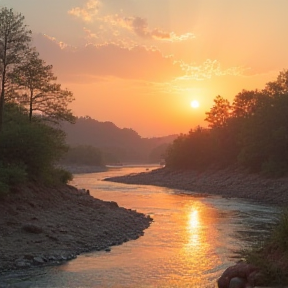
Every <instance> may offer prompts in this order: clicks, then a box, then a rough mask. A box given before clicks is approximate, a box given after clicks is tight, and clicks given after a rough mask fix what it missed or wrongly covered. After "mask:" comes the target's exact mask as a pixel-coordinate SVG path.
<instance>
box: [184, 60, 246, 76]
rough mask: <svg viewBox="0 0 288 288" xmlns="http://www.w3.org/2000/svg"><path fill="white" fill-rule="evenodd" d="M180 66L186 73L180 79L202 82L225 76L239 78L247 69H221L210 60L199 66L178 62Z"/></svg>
mask: <svg viewBox="0 0 288 288" xmlns="http://www.w3.org/2000/svg"><path fill="white" fill-rule="evenodd" d="M180 66H181V67H182V69H183V70H184V71H185V73H186V74H185V76H182V77H180V78H182V79H183V80H184V79H186V80H204V79H210V78H212V77H213V76H226V75H232V76H239V75H243V73H244V71H245V70H247V69H248V68H244V67H239V66H238V67H230V68H226V69H223V68H222V67H221V63H220V62H219V61H217V60H211V59H207V60H206V61H205V62H203V63H202V64H200V65H196V64H193V63H192V64H187V63H184V62H180Z"/></svg>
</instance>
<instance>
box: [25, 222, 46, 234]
mask: <svg viewBox="0 0 288 288" xmlns="http://www.w3.org/2000/svg"><path fill="white" fill-rule="evenodd" d="M22 230H23V231H25V232H28V233H33V234H40V233H42V232H43V229H42V228H41V227H39V226H36V225H34V224H25V225H23V226H22Z"/></svg>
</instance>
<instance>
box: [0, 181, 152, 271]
mask: <svg viewBox="0 0 288 288" xmlns="http://www.w3.org/2000/svg"><path fill="white" fill-rule="evenodd" d="M151 220H152V219H151V218H150V217H149V216H148V217H147V216H145V215H144V214H141V213H137V212H136V211H132V210H129V209H125V208H120V207H118V205H117V203H115V202H105V201H101V200H98V199H95V198H93V197H92V196H90V195H87V194H85V193H83V192H81V191H78V190H77V189H76V188H74V187H72V186H63V187H58V188H45V187H43V186H42V187H41V186H39V185H37V186H36V185H35V184H30V185H29V186H27V187H25V188H21V189H18V190H17V191H16V192H15V193H12V194H10V195H9V197H7V198H5V199H0V273H3V272H5V271H8V270H13V269H24V268H29V267H31V266H41V265H47V264H54V263H56V264H59V263H62V262H64V261H67V260H69V259H73V258H75V257H76V256H77V254H79V253H82V252H87V251H91V250H106V251H107V252H108V251H109V250H110V249H111V248H110V247H111V246H113V245H119V244H121V243H123V242H126V241H128V240H132V239H137V238H138V237H139V236H141V235H143V234H144V232H143V231H144V229H146V228H148V227H149V224H150V223H151ZM0 276H1V274H0Z"/></svg>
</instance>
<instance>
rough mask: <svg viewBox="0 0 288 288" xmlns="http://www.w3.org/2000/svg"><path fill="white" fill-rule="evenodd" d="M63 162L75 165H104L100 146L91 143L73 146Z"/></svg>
mask: <svg viewBox="0 0 288 288" xmlns="http://www.w3.org/2000/svg"><path fill="white" fill-rule="evenodd" d="M62 162H63V163H66V164H73V165H91V166H103V165H104V163H103V155H102V152H101V151H100V150H99V149H98V148H96V147H93V146H89V145H79V146H76V147H71V148H70V149H69V150H68V152H67V153H66V154H65V156H64V158H63V159H62Z"/></svg>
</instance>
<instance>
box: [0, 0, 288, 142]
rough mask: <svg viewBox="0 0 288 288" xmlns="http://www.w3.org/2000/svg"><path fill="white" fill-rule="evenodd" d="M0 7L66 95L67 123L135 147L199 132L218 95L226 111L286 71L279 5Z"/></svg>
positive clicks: (91, 2) (32, 2) (9, 1)
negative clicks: (118, 135)
mask: <svg viewBox="0 0 288 288" xmlns="http://www.w3.org/2000/svg"><path fill="white" fill-rule="evenodd" d="M0 6H2V7H3V6H5V7H8V8H13V10H14V11H15V12H19V13H21V14H22V15H23V16H25V23H26V24H27V25H28V27H29V29H31V30H32V32H33V46H36V48H37V50H38V51H39V53H40V57H41V58H43V59H44V60H45V61H46V62H47V64H51V65H53V72H54V73H55V76H57V77H58V83H61V84H62V87H63V88H67V89H69V90H71V91H72V92H73V94H74V96H75V98H76V100H75V101H74V103H73V104H72V105H71V108H72V110H73V112H74V114H75V116H78V117H81V116H82V117H85V116H90V117H91V118H92V119H95V120H97V121H99V122H112V123H114V124H115V125H116V126H117V127H119V128H131V129H133V130H134V131H136V132H137V133H138V134H139V135H140V136H141V137H143V138H151V137H162V136H168V135H173V134H180V133H188V132H189V130H190V129H192V128H195V127H196V126H197V125H200V126H204V127H206V126H207V124H206V122H204V118H205V112H207V111H209V109H210V108H211V107H212V105H213V99H214V98H215V97H216V96H217V95H221V96H223V97H224V98H227V99H228V100H229V101H230V102H231V101H232V100H233V98H234V97H235V95H236V94H238V93H239V92H241V91H242V89H246V90H254V89H263V88H264V87H265V84H266V83H267V82H269V81H274V80H276V78H277V76H278V74H279V72H281V71H283V69H287V68H288V55H287V53H286V52H287V47H288V39H287V38H285V37H283V27H287V26H288V19H287V17H286V15H285V13H286V11H287V10H288V2H287V1H285V0H278V1H277V5H275V2H273V1H268V0H255V1H253V2H251V1H248V0H243V1H241V2H239V3H238V2H237V3H235V2H233V3H231V1H230V0H218V1H215V0H205V1H203V0H202V1H201V0H197V1H193V3H191V1H189V0H182V1H181V3H180V4H179V1H176V0H169V1H168V0H165V1H164V0H161V1H157V3H156V2H151V3H150V2H148V3H147V1H139V2H135V1H133V0H119V1H117V3H115V1H112V0H101V1H100V0H86V1H84V0H73V1H71V0H62V1H61V3H59V1H56V0H50V1H46V0H42V1H38V0H26V1H25V2H24V1H19V0H0ZM192 101H194V102H193V103H194V104H193V105H192V107H191V103H192ZM195 101H198V104H197V102H195ZM195 103H196V104H195ZM198 105H199V107H198Z"/></svg>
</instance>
